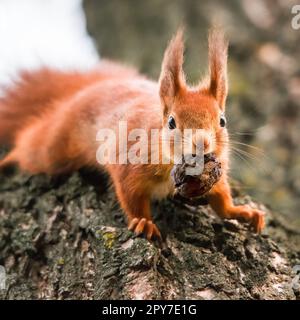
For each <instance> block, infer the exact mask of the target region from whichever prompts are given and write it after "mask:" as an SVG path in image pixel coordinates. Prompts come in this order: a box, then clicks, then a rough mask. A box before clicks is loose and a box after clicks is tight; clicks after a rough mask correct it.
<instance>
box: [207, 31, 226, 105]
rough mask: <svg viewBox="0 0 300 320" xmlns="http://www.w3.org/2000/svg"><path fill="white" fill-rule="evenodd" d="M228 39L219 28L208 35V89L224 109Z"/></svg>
mask: <svg viewBox="0 0 300 320" xmlns="http://www.w3.org/2000/svg"><path fill="white" fill-rule="evenodd" d="M227 53H228V41H227V40H226V39H225V36H224V33H223V32H222V31H221V30H220V29H213V30H212V31H211V32H210V33H209V37H208V58H209V78H210V79H209V91H210V92H211V94H212V95H213V96H214V97H215V98H216V100H217V102H218V104H219V106H220V108H221V109H222V110H223V111H224V109H225V103H226V97H227V92H228V84H227Z"/></svg>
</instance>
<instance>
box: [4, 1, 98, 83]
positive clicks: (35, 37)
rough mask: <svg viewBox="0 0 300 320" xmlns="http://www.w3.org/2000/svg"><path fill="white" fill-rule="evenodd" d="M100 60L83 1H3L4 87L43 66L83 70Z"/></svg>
mask: <svg viewBox="0 0 300 320" xmlns="http://www.w3.org/2000/svg"><path fill="white" fill-rule="evenodd" d="M98 59H99V57H98V55H97V52H96V49H95V46H94V44H93V41H92V39H91V38H90V37H89V36H88V34H87V32H86V21H85V16H84V13H83V10H82V6H81V0H0V84H1V85H2V84H7V83H9V82H10V80H11V79H13V78H14V77H15V75H16V73H17V72H18V70H20V69H24V68H26V69H33V68H37V67H39V66H41V65H47V66H52V67H56V68H60V69H76V70H78V69H79V70H82V69H87V68H90V67H93V66H94V65H95V64H96V63H97V61H98Z"/></svg>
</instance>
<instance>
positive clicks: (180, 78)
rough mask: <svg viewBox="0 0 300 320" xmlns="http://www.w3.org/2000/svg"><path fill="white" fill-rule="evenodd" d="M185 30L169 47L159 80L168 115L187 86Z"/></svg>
mask: <svg viewBox="0 0 300 320" xmlns="http://www.w3.org/2000/svg"><path fill="white" fill-rule="evenodd" d="M183 51H184V43H183V29H182V28H181V29H179V30H178V31H177V33H176V35H175V36H174V37H173V38H172V40H171V42H170V44H169V46H168V47H167V49H166V51H165V54H164V59H163V63H162V69H161V74H160V79H159V95H160V98H161V101H162V104H163V107H164V114H167V113H168V111H169V109H170V107H171V105H172V103H173V100H174V98H175V96H176V95H177V94H178V92H179V91H180V89H181V88H182V87H183V86H184V84H185V78H184V74H183V70H182V65H183Z"/></svg>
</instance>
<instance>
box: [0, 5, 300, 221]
mask: <svg viewBox="0 0 300 320" xmlns="http://www.w3.org/2000/svg"><path fill="white" fill-rule="evenodd" d="M298 2H299V0H298ZM25 3H26V4H25ZM295 4H297V0H295V1H292V0H291V1H290V0H241V1H238V0H228V1H222V2H221V1H208V0H207V1H204V0H203V1H199V0H198V1H197V0H151V1H140V0H109V1H107V0H84V1H83V2H82V1H81V0H59V1H58V0H47V1H44V0H27V1H23V2H22V1H18V0H9V1H8V0H0V40H1V43H2V46H1V51H2V52H0V58H1V59H0V60H1V61H0V81H2V83H9V81H10V80H11V79H13V75H14V74H15V73H16V72H17V71H16V70H17V69H18V68H19V69H20V68H24V67H28V68H34V67H38V66H39V65H41V64H50V65H52V66H55V67H59V68H63V69H64V68H74V67H75V66H76V68H81V69H82V68H83V69H84V68H90V67H93V66H95V65H96V64H97V62H98V59H99V56H101V57H106V58H110V59H115V60H120V61H122V62H124V63H126V64H129V65H133V66H136V67H137V68H138V69H139V70H141V71H142V72H143V73H145V74H146V75H148V76H149V77H151V78H153V79H158V76H159V72H160V65H161V60H162V56H163V52H164V49H165V47H166V45H167V43H168V41H169V39H170V37H171V36H172V35H173V34H174V32H175V31H176V29H177V28H178V26H180V25H182V24H183V25H184V26H185V27H186V59H185V60H186V62H185V71H186V74H187V79H188V81H189V82H190V83H197V81H199V78H200V77H201V76H203V75H204V74H205V72H206V68H207V32H208V29H209V27H210V26H211V25H212V24H217V25H220V26H223V28H224V29H225V32H226V33H227V35H228V38H229V40H230V50H229V79H230V94H229V99H228V103H227V121H228V128H229V131H230V133H231V135H232V140H233V141H235V142H234V144H233V150H232V166H231V167H232V177H233V184H235V185H237V186H239V188H240V190H241V191H242V192H243V193H248V194H250V195H252V196H254V197H255V198H256V199H258V200H260V201H261V202H263V203H265V204H268V205H270V206H271V207H272V208H273V209H275V210H277V211H280V212H282V214H284V215H285V216H287V217H288V218H289V219H290V220H291V221H293V223H297V224H298V223H299V226H300V212H299V209H300V197H299V195H300V146H299V139H300V62H299V60H300V59H299V58H300V29H299V30H294V29H293V28H292V25H291V21H292V18H293V15H292V13H291V9H292V7H293V5H295ZM8 12H10V14H8ZM5 19H6V20H8V19H9V22H8V23H9V25H10V28H9V29H7V24H5V23H4V22H5ZM12 19H13V21H12ZM3 21H4V22H3ZM86 27H87V29H86ZM3 43H4V44H5V45H3ZM12 52H13V54H12ZM16 52H18V53H19V54H16ZM3 57H4V58H3ZM13 57H14V59H13ZM21 62H22V63H21ZM16 65H17V66H18V68H16ZM248 145H251V146H248Z"/></svg>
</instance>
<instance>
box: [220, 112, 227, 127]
mask: <svg viewBox="0 0 300 320" xmlns="http://www.w3.org/2000/svg"><path fill="white" fill-rule="evenodd" d="M220 126H221V127H225V126H226V118H225V116H224V114H222V115H221V118H220Z"/></svg>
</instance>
